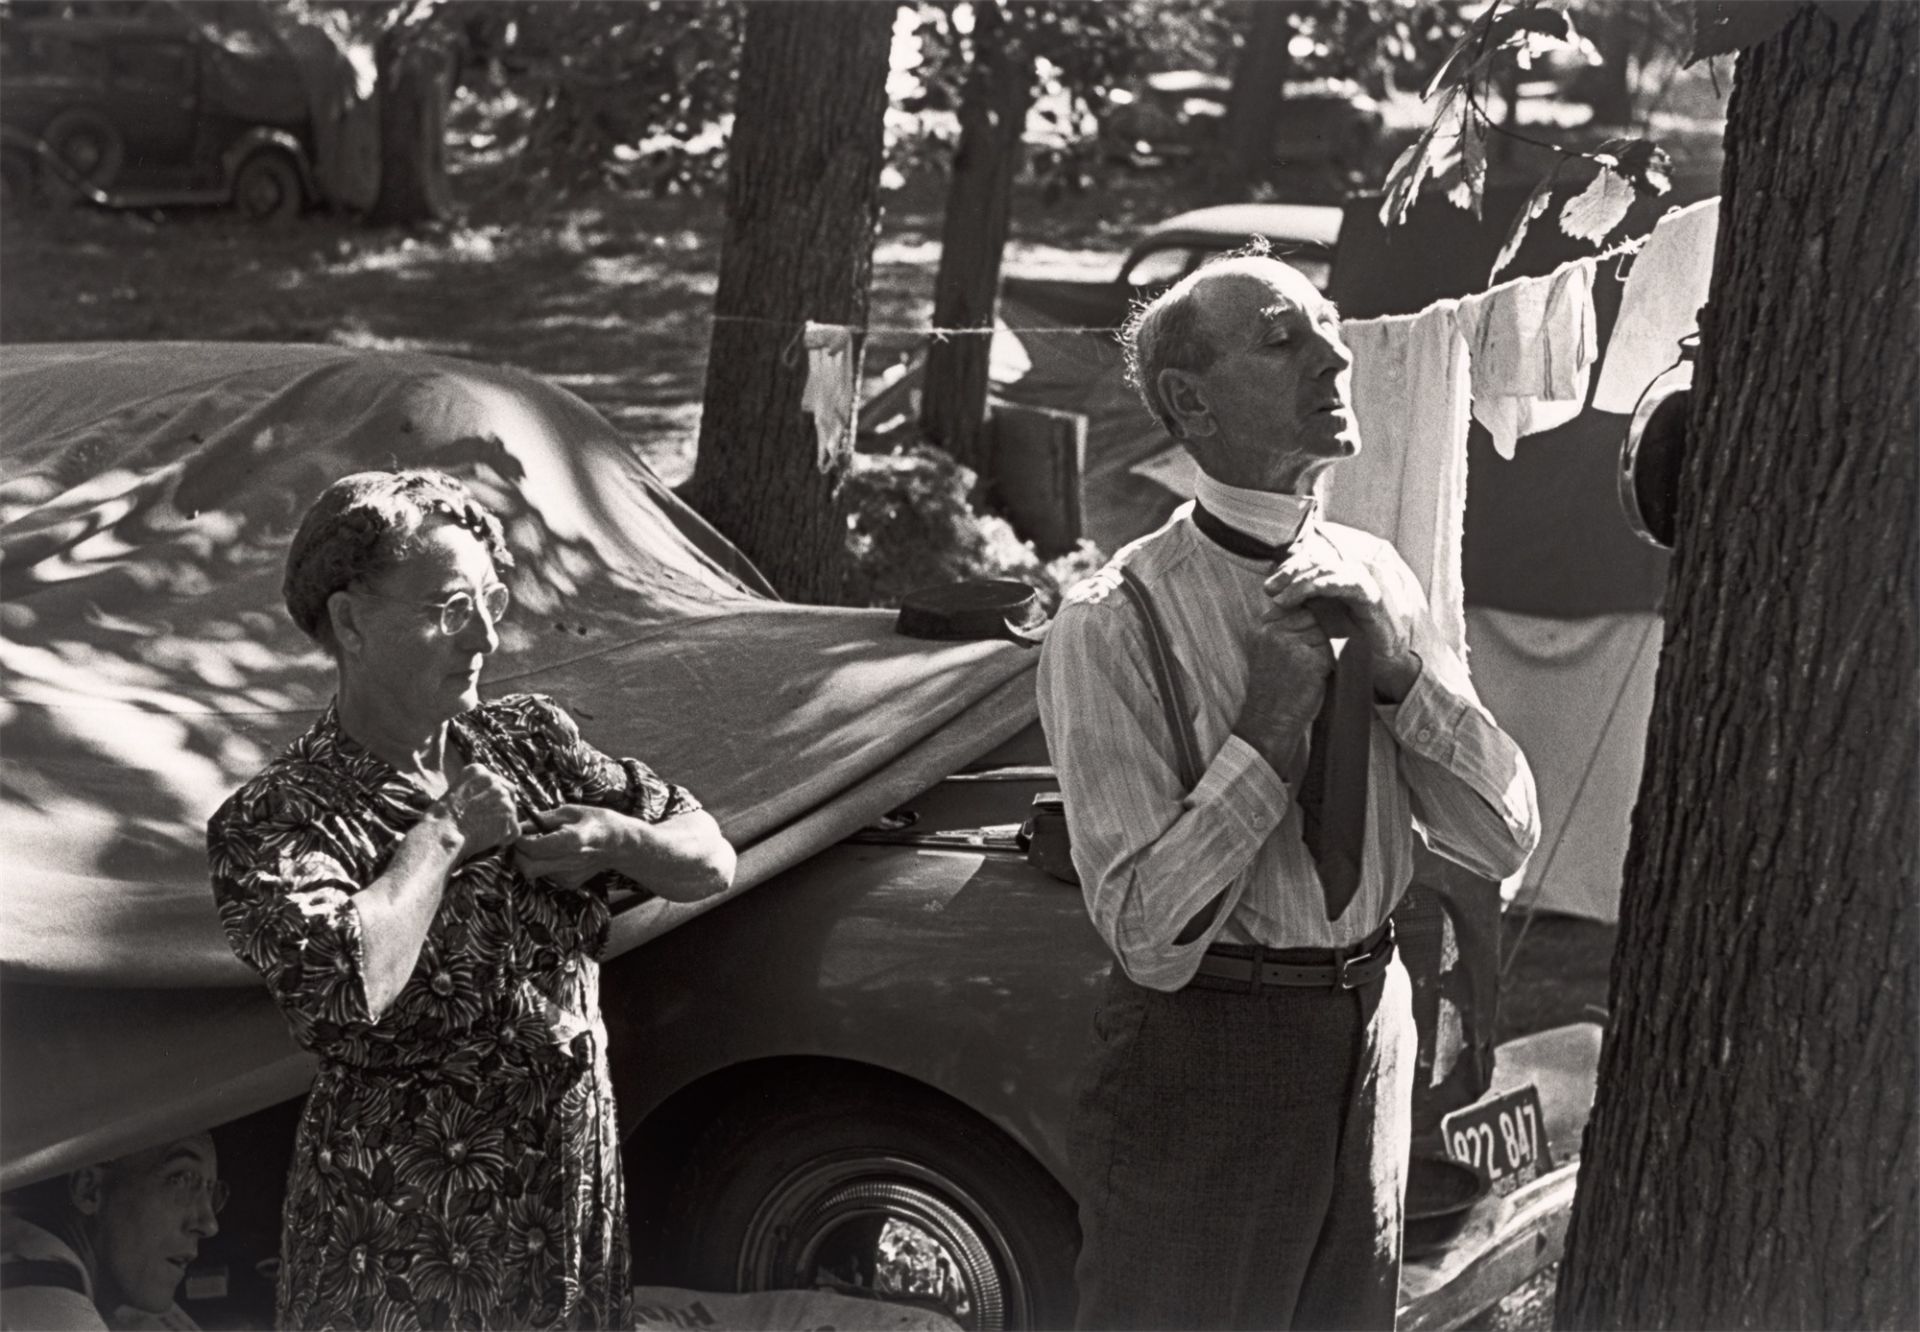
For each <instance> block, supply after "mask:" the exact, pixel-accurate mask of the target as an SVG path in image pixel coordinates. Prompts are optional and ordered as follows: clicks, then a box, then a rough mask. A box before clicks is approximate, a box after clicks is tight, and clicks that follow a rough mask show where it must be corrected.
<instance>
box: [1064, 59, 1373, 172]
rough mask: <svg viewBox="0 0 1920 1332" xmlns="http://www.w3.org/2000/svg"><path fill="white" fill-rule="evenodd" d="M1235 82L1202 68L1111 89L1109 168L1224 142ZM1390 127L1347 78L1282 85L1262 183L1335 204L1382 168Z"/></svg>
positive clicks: (1106, 114)
mask: <svg viewBox="0 0 1920 1332" xmlns="http://www.w3.org/2000/svg"><path fill="white" fill-rule="evenodd" d="M1232 90H1233V81H1232V80H1231V79H1229V78H1227V77H1226V76H1224V75H1221V74H1211V73H1208V72H1206V71H1204V70H1197V69H1174V70H1164V71H1161V72H1160V73H1156V74H1149V75H1147V76H1146V78H1144V79H1142V80H1141V81H1140V82H1139V83H1138V84H1137V85H1135V86H1133V87H1129V88H1116V89H1113V90H1110V91H1109V92H1108V94H1107V98H1106V106H1105V107H1104V109H1103V111H1102V114H1101V117H1100V137H1101V142H1102V144H1103V152H1104V155H1105V156H1106V158H1107V159H1108V160H1109V161H1113V162H1122V163H1126V164H1128V165H1131V166H1136V167H1154V166H1162V165H1167V164H1171V163H1178V162H1184V161H1187V160H1189V159H1191V158H1193V157H1195V156H1196V155H1199V154H1203V153H1205V152H1206V151H1208V149H1209V148H1210V147H1211V146H1212V145H1213V143H1214V142H1215V140H1216V139H1217V138H1218V137H1219V134H1220V126H1221V124H1222V122H1223V121H1224V120H1225V118H1226V114H1227V99H1228V97H1229V96H1230V95H1231V93H1232ZM1385 128H1386V120H1385V117H1384V115H1383V114H1382V112H1381V109H1380V105H1379V103H1377V102H1376V101H1374V99H1373V98H1371V97H1369V96H1368V95H1367V93H1366V92H1365V90H1363V89H1362V88H1361V87H1360V85H1359V84H1357V83H1354V82H1353V81H1352V80H1350V79H1310V80H1309V79H1297V80H1290V81H1288V82H1287V84H1286V86H1285V100H1284V103H1283V105H1282V108H1281V111H1280V116H1279V120H1278V123H1277V124H1276V125H1275V126H1274V133H1273V142H1272V144H1271V145H1270V149H1269V153H1268V159H1267V163H1266V170H1265V173H1264V176H1263V180H1264V183H1266V184H1267V185H1269V186H1270V187H1272V188H1274V189H1275V191H1276V193H1277V195H1278V197H1280V198H1286V199H1312V200H1320V199H1325V200H1328V201H1337V200H1338V199H1339V198H1340V196H1341V194H1343V193H1344V192H1345V191H1346V190H1347V189H1350V188H1352V187H1353V186H1354V185H1357V184H1361V183H1365V177H1366V176H1367V175H1368V173H1370V172H1371V171H1372V170H1374V169H1375V168H1376V167H1377V166H1379V165H1381V163H1380V156H1381V143H1382V136H1383V133H1384V131H1385Z"/></svg>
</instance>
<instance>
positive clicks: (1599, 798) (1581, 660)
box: [1467, 606, 1662, 921]
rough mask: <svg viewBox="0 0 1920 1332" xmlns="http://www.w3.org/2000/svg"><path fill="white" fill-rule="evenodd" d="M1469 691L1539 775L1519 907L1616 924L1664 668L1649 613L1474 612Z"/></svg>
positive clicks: (1517, 890) (1516, 899) (1515, 884)
mask: <svg viewBox="0 0 1920 1332" xmlns="http://www.w3.org/2000/svg"><path fill="white" fill-rule="evenodd" d="M1467 639H1468V641H1469V642H1470V643H1471V645H1472V647H1473V685H1474V688H1475V689H1477V690H1478V691H1479V693H1480V698H1481V701H1482V702H1484V703H1485V704H1486V705H1487V710H1488V711H1489V712H1491V713H1493V715H1494V718H1495V719H1496V720H1498V721H1499V723H1500V728H1501V729H1502V730H1504V731H1505V732H1506V733H1507V734H1508V735H1510V736H1512V737H1513V738H1514V741H1515V743H1517V744H1518V745H1519V746H1520V748H1521V749H1522V750H1523V751H1524V752H1525V753H1526V756H1527V763H1528V766H1530V767H1531V768H1532V769H1533V780H1534V786H1535V788H1536V790H1537V791H1538V793H1539V799H1540V846H1539V849H1538V850H1536V851H1535V852H1534V853H1533V857H1532V859H1530V860H1529V861H1528V862H1527V867H1526V870H1525V871H1524V877H1522V878H1521V879H1519V880H1518V881H1509V883H1508V884H1507V885H1506V886H1505V888H1504V889H1503V891H1504V892H1505V893H1506V894H1507V895H1508V896H1509V897H1510V898H1512V899H1513V904H1514V905H1515V906H1517V907H1530V906H1537V907H1538V908H1539V909H1541V910H1543V911H1554V912H1559V913H1561V914H1563V915H1571V916H1584V917H1586V918H1588V919H1590V920H1603V921H1612V920H1617V919H1618V918H1619V915H1620V875H1621V867H1622V864H1623V863H1624V861H1625V859H1626V854H1627V838H1628V833H1629V831H1630V827H1631V820H1632V814H1633V806H1634V802H1635V801H1636V800H1637V799H1638V798H1639V794H1640V773H1641V768H1642V766H1643V763H1644V760H1645V752H1646V739H1647V720H1648V718H1649V717H1650V716H1651V715H1652V712H1653V690H1654V677H1655V675H1656V674H1657V672H1658V669H1659V665H1660V647H1661V643H1662V633H1661V620H1660V616H1659V615H1658V614H1656V613H1654V612H1651V611H1634V612H1629V613H1626V614H1621V615H1597V616H1592V617H1589V618H1586V619H1579V620H1561V619H1554V618H1550V617H1547V616H1541V615H1523V614H1521V613H1520V612H1518V611H1501V610H1492V609H1489V608H1487V607H1484V606H1475V607H1474V608H1473V609H1472V610H1471V611H1469V612H1468V613H1467Z"/></svg>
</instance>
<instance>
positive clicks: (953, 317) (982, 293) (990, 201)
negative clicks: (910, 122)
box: [920, 5, 1033, 486]
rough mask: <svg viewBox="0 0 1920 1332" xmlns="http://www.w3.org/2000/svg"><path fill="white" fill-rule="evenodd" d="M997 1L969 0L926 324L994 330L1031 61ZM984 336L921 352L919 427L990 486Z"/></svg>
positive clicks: (939, 343)
mask: <svg viewBox="0 0 1920 1332" xmlns="http://www.w3.org/2000/svg"><path fill="white" fill-rule="evenodd" d="M1008 26H1009V25H1008V22H1007V20H1006V18H1005V17H1004V15H1003V14H1002V11H1001V10H1000V8H999V6H997V5H978V6H975V8H974V32H973V47H974V57H973V64H972V67H971V68H970V69H969V70H968V71H967V81H966V85H965V86H964V88H963V89H962V90H961V98H960V142H959V144H958V146H957V147H956V148H955V149H954V154H953V176H952V179H951V182H950V183H949V185H948V187H947V211H946V217H945V219H944V221H943V222H942V224H941V229H940V271H939V273H938V275H937V276H936V277H935V278H934V284H933V322H934V324H935V325H936V326H937V327H940V328H992V327H993V316H994V305H995V299H996V296H997V295H998V292H999V287H1000V259H1001V254H1002V252H1003V251H1004V249H1005V248H1006V243H1007V214H1008V209H1009V206H1010V205H1011V203H1012V199H1013V178H1014V174H1015V172H1016V171H1018V170H1019V166H1020V142H1021V132H1022V130H1023V129H1024V128H1025V126H1026V121H1027V109H1028V107H1030V106H1032V104H1033V62H1032V58H1031V56H1030V55H1029V54H1028V53H1027V51H1026V49H1025V47H1024V45H1023V44H1022V43H1020V42H1019V41H1018V40H1017V37H1015V35H1014V34H1012V33H1009V32H1008V31H1007V29H1008ZM991 350H992V348H991V339H990V338H988V337H975V336H965V335H963V336H961V337H957V338H946V339H941V338H935V339H934V340H933V343H932V345H931V346H930V347H929V348H928V350H927V370H926V379H925V381H924V383H923V386H922V389H921V398H920V428H921V430H922V431H923V432H924V433H925V435H926V437H927V439H928V440H929V442H931V443H934V444H937V445H939V446H940V447H941V448H943V449H945V450H946V451H947V452H948V453H949V454H951V455H953V457H954V459H955V460H956V461H958V462H959V463H961V464H962V465H963V466H966V467H970V468H972V469H973V470H974V472H975V473H976V474H978V476H979V477H980V479H981V483H982V485H983V486H985V485H989V484H990V475H991V474H990V471H989V466H988V464H989V461H990V460H989V458H988V457H987V452H988V440H987V429H986V421H987V363H988V359H989V355H990V352H991Z"/></svg>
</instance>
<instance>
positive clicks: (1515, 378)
mask: <svg viewBox="0 0 1920 1332" xmlns="http://www.w3.org/2000/svg"><path fill="white" fill-rule="evenodd" d="M1594 265H1595V261H1594V260H1592V259H1579V260H1575V261H1574V262H1573V263H1570V264H1562V265H1561V266H1560V267H1559V268H1557V269H1555V270H1554V271H1553V272H1551V273H1548V274H1546V275H1544V276H1542V277H1532V278H1519V279H1517V280H1515V281H1512V282H1503V283H1501V284H1500V285H1499V286H1497V287H1494V288H1493V289H1491V290H1490V291H1486V292H1483V293H1482V294H1480V295H1478V296H1467V297H1463V298H1462V299H1461V301H1460V335H1461V337H1463V338H1464V339H1465V340H1466V344H1467V356H1468V360H1469V362H1470V364H1471V366H1472V377H1473V419H1474V420H1476V421H1478V422H1480V424H1481V425H1483V426H1485V427H1486V428H1487V433H1488V434H1490V435H1492V436H1493V446H1494V448H1495V449H1497V450H1498V451H1499V453H1500V456H1501V457H1503V458H1511V457H1513V449H1514V443H1515V441H1517V440H1518V439H1519V438H1520V437H1521V436H1522V435H1534V434H1538V433H1539V432H1541V431H1543V430H1551V429H1553V428H1554V427H1555V426H1559V425H1565V424H1566V423H1567V422H1568V421H1571V420H1572V419H1573V418H1574V417H1576V416H1578V415H1579V414H1580V411H1581V409H1582V408H1583V407H1584V406H1585V405H1586V400H1587V384H1588V378H1589V373H1590V371H1591V368H1592V366H1593V363H1594V361H1595V360H1596V359H1597V358H1598V356H1599V350H1600V349H1599V339H1598V337H1597V335H1596V334H1595V331H1594V319H1593V273H1594Z"/></svg>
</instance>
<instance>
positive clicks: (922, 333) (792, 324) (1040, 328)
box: [708, 236, 1647, 341]
mask: <svg viewBox="0 0 1920 1332" xmlns="http://www.w3.org/2000/svg"><path fill="white" fill-rule="evenodd" d="M1646 243H1647V237H1645V236H1636V237H1633V238H1632V239H1630V240H1625V241H1622V242H1621V243H1620V244H1618V245H1615V246H1613V247H1612V248H1610V249H1606V250H1602V251H1601V252H1600V253H1599V254H1592V255H1587V256H1585V257H1583V258H1580V259H1569V260H1568V261H1567V262H1566V263H1563V264H1561V265H1559V267H1557V268H1555V269H1554V270H1553V271H1552V272H1550V273H1543V274H1540V275H1538V276H1524V275H1523V276H1521V277H1513V278H1508V279H1507V280H1506V281H1505V282H1499V283H1496V284H1494V285H1493V286H1491V287H1488V288H1487V289H1486V291H1484V292H1472V293H1469V294H1471V295H1475V296H1491V295H1493V294H1494V293H1496V292H1500V291H1504V290H1506V289H1507V288H1509V287H1517V286H1519V285H1520V284H1522V283H1526V282H1546V281H1551V280H1552V279H1553V278H1555V277H1557V276H1559V275H1560V274H1561V273H1562V272H1565V271H1566V270H1567V269H1569V268H1573V267H1575V266H1576V265H1579V264H1596V265H1597V264H1602V263H1605V262H1606V261H1607V260H1609V259H1618V258H1622V257H1624V256H1627V255H1632V254H1637V253H1639V251H1640V249H1641V247H1642V246H1644V245H1645V244H1646ZM1458 299H1460V298H1459V297H1452V296H1449V297H1443V298H1441V300H1436V301H1434V302H1433V303H1432V304H1431V305H1428V306H1427V307H1425V308H1424V309H1421V310H1416V311H1414V312H1413V313H1412V314H1408V315H1401V316H1398V317H1399V318H1403V319H1414V318H1418V317H1419V316H1420V315H1423V314H1425V313H1426V312H1427V310H1430V309H1432V308H1433V306H1435V305H1439V304H1442V303H1443V302H1444V301H1447V300H1458ZM708 319H709V322H711V323H715V324H750V325H755V326H758V327H761V328H784V329H791V330H793V333H794V337H795V339H796V340H797V339H799V338H800V337H802V336H804V334H805V333H806V331H807V329H809V328H815V329H836V330H841V329H844V330H845V331H847V332H849V333H858V334H864V335H869V336H870V335H872V334H875V333H898V334H906V335H910V336H913V337H928V338H934V339H937V340H940V341H945V340H946V339H947V338H978V337H989V336H992V335H994V334H998V333H1017V334H1058V333H1066V334H1076V335H1078V334H1085V333H1105V334H1114V333H1118V332H1119V331H1120V325H1118V324H1028V325H1021V326H1017V327H1016V326H1012V325H1008V324H998V323H996V324H992V325H987V326H982V327H947V326H942V325H939V324H840V323H833V322H831V321H825V320H817V319H807V320H793V319H766V318H762V317H760V316H758V315H736V314H716V315H710V316H708Z"/></svg>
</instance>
